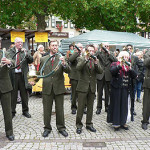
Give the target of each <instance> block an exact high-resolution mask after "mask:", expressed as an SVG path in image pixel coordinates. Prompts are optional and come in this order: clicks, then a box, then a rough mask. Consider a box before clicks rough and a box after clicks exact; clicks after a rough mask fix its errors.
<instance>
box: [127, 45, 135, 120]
mask: <svg viewBox="0 0 150 150" xmlns="http://www.w3.org/2000/svg"><path fill="white" fill-rule="evenodd" d="M126 47H127V51H128V52H129V62H130V63H131V66H132V69H133V70H134V71H135V72H136V73H137V63H138V57H137V56H135V55H133V46H132V45H131V44H128V45H127V46H126ZM135 82H136V80H135V79H131V81H130V86H129V87H130V99H131V121H133V120H134V119H133V115H136V112H135V111H134V101H135V94H134V89H135Z"/></svg>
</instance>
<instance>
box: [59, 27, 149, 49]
mask: <svg viewBox="0 0 150 150" xmlns="http://www.w3.org/2000/svg"><path fill="white" fill-rule="evenodd" d="M72 42H75V43H82V44H83V45H84V46H85V45H87V44H100V43H102V42H108V43H109V44H110V45H120V46H125V45H127V44H132V45H133V46H134V47H139V48H150V40H149V39H146V38H144V37H141V36H139V35H137V34H134V33H129V32H116V31H106V30H93V31H90V32H87V33H84V34H81V35H79V36H75V37H73V38H69V39H65V40H62V50H64V51H66V50H68V48H69V47H68V45H69V44H71V43H72Z"/></svg>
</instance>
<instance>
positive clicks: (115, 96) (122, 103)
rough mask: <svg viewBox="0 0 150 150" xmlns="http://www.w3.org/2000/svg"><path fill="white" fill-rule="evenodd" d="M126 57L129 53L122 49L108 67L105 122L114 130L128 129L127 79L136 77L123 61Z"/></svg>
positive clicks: (127, 57) (126, 59)
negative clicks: (109, 77) (108, 81)
mask: <svg viewBox="0 0 150 150" xmlns="http://www.w3.org/2000/svg"><path fill="white" fill-rule="evenodd" d="M128 59H129V53H128V52H126V51H122V52H120V53H119V56H118V62H113V63H112V64H111V68H110V71H111V73H112V80H111V93H110V105H109V110H108V116H107V122H108V123H112V125H113V127H114V129H115V130H119V128H120V127H122V128H123V129H125V130H128V126H127V124H126V122H127V115H128V96H129V90H128V89H129V79H130V78H136V73H135V71H134V70H132V69H131V66H128V65H127V63H125V61H126V62H127V61H128ZM124 60H125V61H124ZM128 64H129V63H128ZM129 65H130V64H129Z"/></svg>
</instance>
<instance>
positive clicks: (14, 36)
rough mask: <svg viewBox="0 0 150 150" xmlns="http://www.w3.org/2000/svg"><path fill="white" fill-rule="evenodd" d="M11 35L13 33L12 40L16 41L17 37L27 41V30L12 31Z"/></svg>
mask: <svg viewBox="0 0 150 150" xmlns="http://www.w3.org/2000/svg"><path fill="white" fill-rule="evenodd" d="M10 35H11V42H14V41H15V38H16V37H20V38H22V40H23V42H25V32H15V31H11V32H10Z"/></svg>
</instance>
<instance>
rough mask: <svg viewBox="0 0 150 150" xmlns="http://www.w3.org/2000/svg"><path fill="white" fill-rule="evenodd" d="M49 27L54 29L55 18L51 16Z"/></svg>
mask: <svg viewBox="0 0 150 150" xmlns="http://www.w3.org/2000/svg"><path fill="white" fill-rule="evenodd" d="M51 25H52V28H55V17H54V16H52V19H51Z"/></svg>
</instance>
